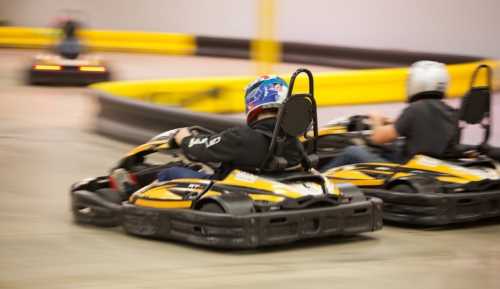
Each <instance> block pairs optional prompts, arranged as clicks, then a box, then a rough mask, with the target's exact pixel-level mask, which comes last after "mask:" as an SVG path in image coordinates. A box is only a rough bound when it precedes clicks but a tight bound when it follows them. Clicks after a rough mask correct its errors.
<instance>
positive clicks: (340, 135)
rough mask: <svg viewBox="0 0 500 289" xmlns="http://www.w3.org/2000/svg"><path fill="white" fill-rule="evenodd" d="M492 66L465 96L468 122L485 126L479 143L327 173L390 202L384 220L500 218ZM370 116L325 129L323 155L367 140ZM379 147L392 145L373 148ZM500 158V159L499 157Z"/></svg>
mask: <svg viewBox="0 0 500 289" xmlns="http://www.w3.org/2000/svg"><path fill="white" fill-rule="evenodd" d="M481 69H484V70H486V72H487V74H488V80H489V82H488V84H487V85H486V86H475V85H474V82H475V79H476V76H477V74H478V72H479V71H480V70H481ZM490 91H491V68H490V67H488V66H486V65H481V66H480V67H478V68H477V69H476V70H475V71H474V74H473V77H472V81H471V88H470V90H469V92H468V94H467V95H466V96H465V97H464V99H463V100H462V105H461V107H460V110H459V111H458V112H457V113H458V114H459V119H460V122H461V123H463V124H480V125H481V126H482V127H483V128H484V131H485V133H484V139H483V141H482V142H481V143H480V144H479V145H459V148H458V152H459V153H458V155H457V156H453V157H450V158H448V159H443V160H440V159H436V158H432V157H429V156H424V155H417V156H415V157H414V158H413V159H411V160H409V161H408V162H407V163H404V164H397V163H361V164H354V165H347V166H342V167H339V168H333V169H330V170H328V171H326V172H324V175H325V176H326V177H328V178H329V179H330V180H331V181H332V182H334V183H353V184H355V185H357V186H358V187H359V188H361V189H362V191H363V192H364V193H365V194H366V195H369V196H374V197H378V198H381V199H382V200H383V201H384V213H383V215H384V220H388V221H393V222H398V223H404V224H415V225H446V224H451V223H461V222H468V221H474V220H478V219H483V218H489V217H495V216H500V164H499V163H498V156H499V155H500V154H499V149H498V148H494V147H492V146H490V145H488V139H489V135H490V102H491V93H490ZM366 119H367V118H366V117H364V116H359V115H358V116H353V117H350V118H346V119H343V120H339V121H337V122H334V123H331V124H330V125H329V126H327V127H324V128H322V129H321V130H320V132H319V137H318V140H317V141H318V143H319V146H320V149H319V154H320V156H321V157H322V158H323V160H328V159H330V158H332V157H335V155H336V154H338V153H339V152H340V151H341V150H342V148H344V147H346V146H348V145H353V144H363V143H364V144H366V145H367V146H368V147H370V143H369V140H368V138H367V136H368V135H369V134H370V125H369V123H367V122H366ZM371 147H372V149H374V150H379V151H380V150H384V149H391V147H380V146H371ZM495 159H496V160H495Z"/></svg>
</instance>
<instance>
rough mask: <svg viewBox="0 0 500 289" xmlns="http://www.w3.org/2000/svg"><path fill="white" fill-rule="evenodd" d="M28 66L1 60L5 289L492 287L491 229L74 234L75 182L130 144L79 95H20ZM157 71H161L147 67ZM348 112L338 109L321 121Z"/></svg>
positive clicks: (498, 284)
mask: <svg viewBox="0 0 500 289" xmlns="http://www.w3.org/2000/svg"><path fill="white" fill-rule="evenodd" d="M31 53H32V52H31ZM29 56H30V52H28V51H21V52H18V51H12V50H0V62H1V63H2V65H1V66H0V87H1V89H0V181H1V184H2V185H1V186H0V196H1V197H2V201H1V202H0V288H2V289H3V288H9V289H14V288H37V289H42V288H47V289H58V288H81V289H83V288H121V289H124V288H229V287H233V288H276V287H282V288H289V289H293V288H301V289H302V288H373V289H376V288H384V289H389V288H397V289H400V288H428V289H432V288H454V289H455V288H456V289H458V288H464V289H465V288H467V289H470V288H481V289H487V288H492V289H493V288H495V289H496V288H500V274H498V273H499V271H500V220H499V219H493V220H489V221H486V222H481V223H476V224H473V225H468V226H465V227H463V226H457V227H452V228H445V229H433V230H430V229H428V230H422V229H416V228H402V227H394V226H386V227H385V228H384V230H382V231H380V232H376V233H372V234H363V235H361V236H359V237H355V238H352V239H345V238H344V239H326V240H319V241H307V242H301V243H297V244H293V245H290V246H285V247H277V248H268V249H264V250H256V251H244V252H226V251H214V250H207V249H202V248H199V247H193V246H189V245H182V244H178V243H172V242H160V241H154V240H147V239H141V238H137V237H132V236H128V235H126V234H125V233H123V232H122V230H121V229H100V228H94V227H90V226H88V227H87V226H79V225H76V224H74V223H73V222H72V219H71V214H70V209H69V198H68V196H69V194H68V188H69V186H70V185H71V183H72V182H74V181H76V180H79V179H82V178H85V177H88V176H95V175H100V174H105V173H106V172H107V170H108V168H109V167H110V166H112V165H113V164H114V163H115V161H117V160H118V158H119V157H121V156H122V154H123V153H125V152H126V151H127V150H128V149H129V148H130V145H128V144H124V143H120V142H116V141H113V140H110V139H107V138H104V137H101V136H98V135H95V134H93V133H92V130H91V129H92V126H93V124H92V121H93V114H94V113H95V110H96V107H95V104H94V102H93V100H92V98H91V97H90V96H89V95H86V94H85V89H80V88H46V87H28V86H22V85H20V84H19V82H18V81H19V74H15V73H19V72H20V70H21V68H22V65H24V63H25V61H26V60H27V59H28V58H29ZM106 57H109V58H111V59H112V60H113V62H115V63H116V65H117V66H115V67H116V69H119V72H120V74H122V75H124V78H128V79H132V78H142V77H161V76H165V75H167V76H168V75H176V74H175V72H180V74H179V75H181V76H191V75H192V74H190V73H194V72H193V71H196V73H199V70H197V67H199V66H204V67H207V63H206V62H205V60H206V59H205V60H193V59H190V58H185V59H182V58H174V59H172V63H175V66H174V68H175V69H173V67H172V65H168V66H167V64H168V63H170V60H171V59H170V58H169V57H164V56H163V57H159V56H146V55H140V56H127V55H124V54H110V55H108V54H106ZM162 61H163V62H164V63H165V67H163V66H162V65H160V64H159V65H156V66H155V64H158V63H161V62H162ZM207 61H208V62H210V61H214V60H213V59H212V60H207ZM217 62H218V63H219V65H218V68H217V71H218V72H220V73H222V72H226V73H228V72H229V71H231V72H233V71H234V70H226V71H224V69H228V67H231V69H232V67H233V66H234V67H240V70H239V71H238V73H239V72H241V73H242V74H243V73H244V72H245V68H241V65H242V62H240V61H236V63H233V62H232V60H223V61H221V60H218V61H217ZM139 64H142V65H143V66H142V68H141V70H142V71H140V70H139V71H136V72H134V70H132V69H131V67H132V66H135V65H139ZM222 64H224V65H222ZM149 66H152V67H153V69H151V70H149V69H147V67H149ZM224 67H225V68H224ZM177 68H178V69H177ZM246 69H247V70H248V67H247V68H246ZM284 69H291V68H290V67H288V68H284ZM190 71H191V72H190ZM211 71H212V70H211ZM211 73H213V71H212V72H211ZM395 107H396V109H394V106H391V107H385V106H376V107H373V106H370V107H365V108H370V109H380V108H382V109H386V108H389V109H391V108H392V109H393V110H395V111H396V110H397V106H395ZM357 109H358V110H361V108H357ZM353 111H354V110H352V109H349V110H347V109H346V108H343V109H342V108H335V109H333V110H331V111H328V110H327V111H324V110H323V112H322V115H323V119H326V118H327V117H326V116H327V115H328V116H331V115H332V112H335V114H337V113H338V114H341V113H342V114H346V113H352V112H353ZM498 137H499V134H498V133H495V135H494V138H495V141H497V140H498V139H499V138H498ZM496 143H497V144H498V142H496Z"/></svg>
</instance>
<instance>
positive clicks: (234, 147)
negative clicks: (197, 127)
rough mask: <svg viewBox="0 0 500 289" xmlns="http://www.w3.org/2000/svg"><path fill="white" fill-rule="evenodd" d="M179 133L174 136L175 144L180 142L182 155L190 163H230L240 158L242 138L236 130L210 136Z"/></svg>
mask: <svg viewBox="0 0 500 289" xmlns="http://www.w3.org/2000/svg"><path fill="white" fill-rule="evenodd" d="M179 133H182V134H181V135H180V136H179V137H177V136H176V142H177V140H178V139H179V140H180V142H179V146H180V147H181V149H182V151H183V153H184V155H186V157H187V158H189V159H190V160H192V161H198V162H225V163H231V162H234V161H235V160H236V159H237V158H238V157H240V156H241V153H240V150H241V147H242V145H243V143H242V142H243V139H244V137H243V136H242V135H240V132H239V130H238V129H228V130H225V131H223V132H221V133H217V134H212V135H206V134H200V135H191V134H189V135H184V133H183V132H182V131H180V132H179ZM183 135H184V136H183ZM182 136H183V137H182ZM181 138H182V139H181Z"/></svg>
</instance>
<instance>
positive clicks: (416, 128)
mask: <svg viewBox="0 0 500 289" xmlns="http://www.w3.org/2000/svg"><path fill="white" fill-rule="evenodd" d="M395 127H396V131H397V132H398V134H399V135H401V136H404V137H406V146H405V151H404V155H405V157H406V159H409V158H411V157H413V156H414V155H416V154H425V155H429V156H433V157H438V158H441V157H445V156H447V155H449V154H450V153H452V152H453V151H454V149H455V147H456V146H457V144H458V116H457V112H456V110H455V109H453V108H452V107H450V106H448V105H447V104H446V103H444V102H443V101H442V100H441V99H433V98H424V99H420V100H417V101H414V102H411V103H410V104H409V105H408V107H406V109H405V110H404V111H403V112H402V113H401V115H400V116H399V118H398V119H397V120H396V122H395Z"/></svg>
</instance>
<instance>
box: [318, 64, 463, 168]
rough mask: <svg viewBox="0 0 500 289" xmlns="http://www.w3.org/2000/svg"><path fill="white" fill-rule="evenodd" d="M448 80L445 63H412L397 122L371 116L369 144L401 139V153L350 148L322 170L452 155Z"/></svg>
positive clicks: (454, 125) (454, 137) (454, 122)
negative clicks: (425, 156)
mask: <svg viewBox="0 0 500 289" xmlns="http://www.w3.org/2000/svg"><path fill="white" fill-rule="evenodd" d="M448 81H449V75H448V71H447V70H446V66H445V65H444V64H442V63H439V62H435V61H427V60H423V61H417V62H415V63H414V64H413V65H412V66H411V67H410V70H409V76H408V79H407V96H408V106H407V107H406V108H405V109H404V110H403V112H402V113H401V114H400V115H399V117H398V118H397V119H396V121H394V122H392V121H389V120H388V119H387V118H386V117H384V116H383V115H381V114H377V113H375V114H372V115H370V118H371V123H372V135H371V136H370V141H371V142H372V143H373V144H376V145H383V144H387V143H390V142H393V141H395V140H396V139H398V138H399V137H404V139H405V142H404V146H403V149H402V151H399V150H394V151H387V152H383V153H382V154H376V153H374V152H372V151H371V150H370V149H369V148H368V147H366V146H359V145H356V146H349V147H347V148H346V149H345V150H344V151H343V152H342V153H340V154H339V155H338V156H337V157H336V158H335V159H333V160H331V161H330V162H329V163H327V164H326V165H324V166H323V167H322V171H326V170H328V169H330V168H335V167H339V166H343V165H349V164H355V163H368V162H372V163H373V162H377V163H378V162H388V161H390V162H396V163H403V162H406V161H408V160H409V159H411V158H412V157H413V156H415V155H417V154H424V155H428V156H432V157H437V158H442V157H446V156H448V155H452V154H453V153H454V151H455V149H456V146H457V144H458V136H459V134H458V117H457V113H456V110H455V109H453V108H452V107H450V106H449V105H447V104H446V103H445V102H444V101H443V98H444V97H445V92H446V89H447V86H448Z"/></svg>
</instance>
